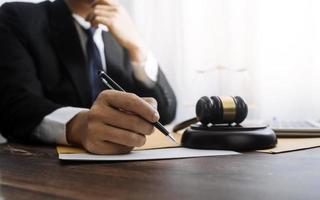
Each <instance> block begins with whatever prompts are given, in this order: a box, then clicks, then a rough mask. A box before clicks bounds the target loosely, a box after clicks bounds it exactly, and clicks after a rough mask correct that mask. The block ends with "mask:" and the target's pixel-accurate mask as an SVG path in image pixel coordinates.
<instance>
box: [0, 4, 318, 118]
mask: <svg viewBox="0 0 320 200" xmlns="http://www.w3.org/2000/svg"><path fill="white" fill-rule="evenodd" d="M4 2H9V1H4V0H0V4H2V3H4ZM26 2H39V1H26ZM119 2H121V3H122V4H123V5H124V6H125V7H126V8H127V9H128V11H129V13H130V14H131V16H132V17H133V18H134V21H135V23H136V25H137V26H138V28H139V30H140V31H141V34H142V35H143V36H144V38H145V42H146V43H147V44H148V46H149V47H150V49H151V50H152V51H153V52H154V54H155V55H156V57H157V59H158V61H159V63H160V65H161V67H162V69H163V71H164V72H165V74H166V75H167V77H168V79H169V81H170V83H171V84H172V86H173V88H174V91H175V92H176V95H177V98H178V103H179V106H178V113H177V119H176V122H178V121H181V120H184V119H186V118H189V117H193V116H195V111H194V106H195V103H196V102H197V100H198V99H199V98H200V97H201V96H205V95H206V96H213V95H234V96H235V95H240V96H242V97H244V98H245V99H246V100H247V103H248V104H249V107H250V108H249V117H250V118H255V119H257V118H259V119H266V120H270V119H274V118H277V119H283V120H298V119H319V120H320V106H319V105H318V104H319V102H320V20H319V19H320V1H318V0H119ZM0 45H1V44H0Z"/></svg>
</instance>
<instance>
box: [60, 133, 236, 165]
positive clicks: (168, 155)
mask: <svg viewBox="0 0 320 200" xmlns="http://www.w3.org/2000/svg"><path fill="white" fill-rule="evenodd" d="M173 136H174V137H175V139H176V140H177V141H178V143H179V144H175V143H173V142H171V141H170V140H168V139H167V138H166V137H165V136H164V135H163V134H161V133H160V132H158V131H156V133H154V134H152V135H150V136H148V137H147V143H146V144H145V145H144V146H142V147H139V148H135V149H134V151H132V152H131V153H129V154H125V155H94V154H90V153H88V152H86V151H85V150H83V149H80V148H74V147H65V146H58V147H57V152H58V154H59V159H61V160H79V161H80V160H82V161H133V160H160V159H176V158H194V157H207V156H222V155H237V154H239V153H237V152H234V151H220V150H198V149H188V148H182V147H181V146H180V141H181V135H180V134H175V133H173Z"/></svg>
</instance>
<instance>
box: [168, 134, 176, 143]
mask: <svg viewBox="0 0 320 200" xmlns="http://www.w3.org/2000/svg"><path fill="white" fill-rule="evenodd" d="M168 137H169V138H170V139H171V140H172V141H173V142H175V143H176V144H178V142H177V140H176V139H174V137H173V136H172V135H171V134H168Z"/></svg>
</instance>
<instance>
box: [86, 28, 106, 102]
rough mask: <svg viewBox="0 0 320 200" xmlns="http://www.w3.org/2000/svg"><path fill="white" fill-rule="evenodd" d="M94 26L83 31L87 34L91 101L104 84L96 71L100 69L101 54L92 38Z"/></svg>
mask: <svg viewBox="0 0 320 200" xmlns="http://www.w3.org/2000/svg"><path fill="white" fill-rule="evenodd" d="M95 31H96V29H95V28H90V29H86V30H85V32H86V34H87V36H88V40H87V65H88V69H89V75H90V82H91V89H92V93H91V97H92V102H94V101H95V99H96V98H97V96H98V94H99V93H100V92H101V91H102V90H103V89H104V85H103V83H102V81H101V80H100V78H99V76H98V71H99V70H102V61H101V56H100V53H99V50H98V47H97V45H96V43H95V42H94V40H93V36H94V33H95Z"/></svg>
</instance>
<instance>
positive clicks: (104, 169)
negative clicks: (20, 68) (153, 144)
mask: <svg viewBox="0 0 320 200" xmlns="http://www.w3.org/2000/svg"><path fill="white" fill-rule="evenodd" d="M2 198H3V199H56V198H58V199H109V198H111V199H139V200H141V199H152V200H155V199H197V200H198V199H227V200H230V199H244V200H249V199H268V200H270V199H320V148H317V149H310V150H305V151H298V152H292V153H285V154H278V155H269V154H262V153H246V154H243V155H237V156H222V157H208V158H194V159H179V160H162V161H145V162H122V163H121V162H120V163H119V162H118V163H106V162H103V163H75V162H72V163H70V162H61V161H59V160H58V158H57V155H56V152H55V150H54V148H53V147H29V146H23V145H17V144H2V145H0V199H2Z"/></svg>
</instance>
